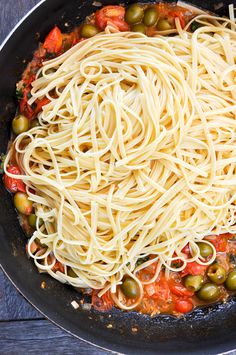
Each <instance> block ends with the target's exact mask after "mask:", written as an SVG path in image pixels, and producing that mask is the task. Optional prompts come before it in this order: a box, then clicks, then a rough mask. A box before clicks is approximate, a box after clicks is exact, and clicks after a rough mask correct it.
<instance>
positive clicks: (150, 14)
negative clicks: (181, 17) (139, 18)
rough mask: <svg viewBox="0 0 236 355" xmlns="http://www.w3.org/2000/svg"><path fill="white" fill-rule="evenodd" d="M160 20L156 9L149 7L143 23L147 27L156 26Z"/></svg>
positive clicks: (145, 12)
mask: <svg viewBox="0 0 236 355" xmlns="http://www.w3.org/2000/svg"><path fill="white" fill-rule="evenodd" d="M157 19H158V12H157V10H156V9H155V8H154V7H149V8H148V9H146V10H145V11H144V17H143V23H144V25H146V26H148V27H149V26H154V25H155V23H156V22H157Z"/></svg>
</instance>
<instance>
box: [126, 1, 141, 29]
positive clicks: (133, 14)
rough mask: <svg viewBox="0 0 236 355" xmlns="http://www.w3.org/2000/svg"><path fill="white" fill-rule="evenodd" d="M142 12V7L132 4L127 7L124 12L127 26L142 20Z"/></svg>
mask: <svg viewBox="0 0 236 355" xmlns="http://www.w3.org/2000/svg"><path fill="white" fill-rule="evenodd" d="M143 15H144V11H143V8H142V6H140V5H138V4H133V5H131V6H129V7H128V8H127V10H126V12H125V21H126V22H127V23H129V24H131V25H132V24H135V23H138V22H141V21H142V19H143Z"/></svg>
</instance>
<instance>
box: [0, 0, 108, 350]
mask: <svg viewBox="0 0 236 355" xmlns="http://www.w3.org/2000/svg"><path fill="white" fill-rule="evenodd" d="M65 1H66V0H65ZM38 2H39V0H0V42H2V41H3V40H4V38H5V37H6V36H7V35H8V33H9V32H10V31H11V30H12V28H13V27H14V26H15V25H16V24H17V22H18V21H19V20H20V19H21V18H22V17H23V16H24V15H25V14H26V13H27V12H28V11H29V10H30V9H31V8H32V7H33V6H34V5H36V4H37V3H38ZM109 353H110V352H106V351H102V350H100V349H98V348H96V347H94V346H92V345H90V344H87V343H86V342H84V341H81V340H78V339H76V338H74V337H72V336H70V335H69V334H67V333H66V332H65V331H63V330H61V329H60V328H58V327H57V326H55V325H54V324H52V323H51V322H49V321H48V320H46V319H44V317H43V316H42V315H41V314H40V313H39V312H38V311H36V310H35V309H34V308H33V307H32V306H31V305H30V304H29V303H28V302H27V301H26V300H25V299H24V298H23V297H22V296H21V295H20V294H19V292H18V291H17V290H16V289H15V288H14V287H13V286H12V284H11V283H10V282H9V280H8V279H7V278H6V276H5V275H4V274H3V272H2V271H1V270H0V354H4V355H5V354H11V355H12V354H17V355H18V354H63V355H64V354H84V355H88V354H89V355H95V354H96V355H105V354H109Z"/></svg>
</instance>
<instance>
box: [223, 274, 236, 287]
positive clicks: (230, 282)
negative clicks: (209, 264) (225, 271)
mask: <svg viewBox="0 0 236 355" xmlns="http://www.w3.org/2000/svg"><path fill="white" fill-rule="evenodd" d="M225 286H226V288H227V289H228V290H229V291H236V270H234V271H231V272H230V273H229V275H228V277H227V279H226V281H225Z"/></svg>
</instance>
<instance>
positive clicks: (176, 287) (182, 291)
mask: <svg viewBox="0 0 236 355" xmlns="http://www.w3.org/2000/svg"><path fill="white" fill-rule="evenodd" d="M169 287H170V291H171V292H172V293H173V294H174V295H176V296H185V297H192V296H193V295H194V292H193V291H190V290H188V289H187V288H186V287H184V286H183V285H182V284H181V283H178V282H176V281H174V280H172V279H170V281H169Z"/></svg>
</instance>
